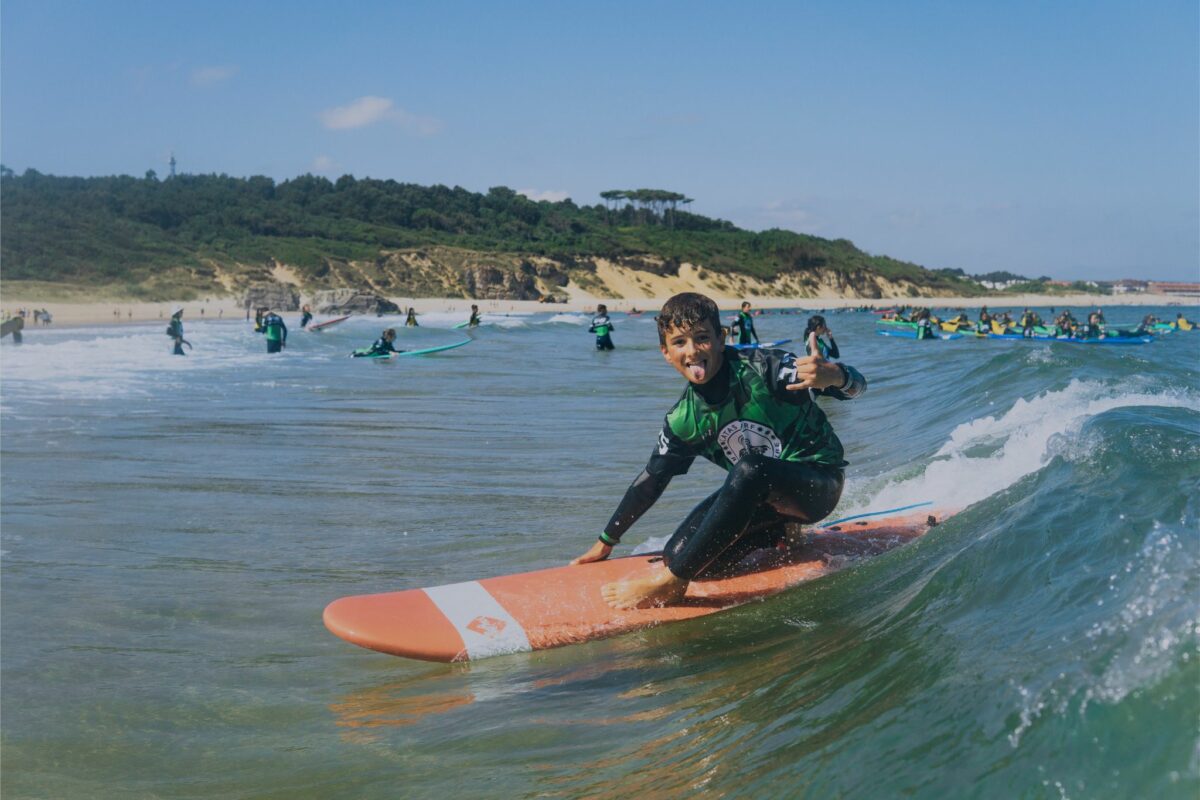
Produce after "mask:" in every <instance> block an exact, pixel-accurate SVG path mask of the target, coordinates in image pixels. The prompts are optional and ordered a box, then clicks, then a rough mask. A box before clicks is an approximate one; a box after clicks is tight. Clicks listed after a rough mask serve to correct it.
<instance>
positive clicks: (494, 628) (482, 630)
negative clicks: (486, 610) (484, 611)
mask: <svg viewBox="0 0 1200 800" xmlns="http://www.w3.org/2000/svg"><path fill="white" fill-rule="evenodd" d="M507 624H508V623H506V622H505V621H504V620H502V619H496V618H495V617H487V616H478V617H476V618H475V619H473V620H471V621H470V622H468V623H467V629H468V630H472V631H475V633H478V634H479V635H480V636H489V637H490V636H495V635H496V634H498V633H500V631H502V630H504V628H505V626H506V625H507Z"/></svg>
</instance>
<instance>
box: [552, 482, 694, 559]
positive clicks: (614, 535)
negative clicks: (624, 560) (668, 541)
mask: <svg viewBox="0 0 1200 800" xmlns="http://www.w3.org/2000/svg"><path fill="white" fill-rule="evenodd" d="M671 477H672V476H671V475H652V474H650V473H649V472H647V471H646V470H642V471H641V473H640V474H639V475H638V476H637V477H636V478H634V479H633V483H631V484H629V488H628V489H626V490H625V496H624V497H622V498H621V502H620V504H619V505H618V506H617V510H616V511H614V512H613V515H612V518H611V519H610V520H609V521H608V524H607V525H605V526H604V531H603V532H602V533H601V534H600V537H599V538H598V539H597V540H596V541H595V543H593V544H592V546H591V547H590V548H588V551H587V552H586V553H584V554H583V555H581V556H579V558H576V559H573V560H572V561H571V563H572V564H587V563H588V562H591V561H603V560H604V559H606V558H608V556H609V554H610V553H612V551H613V548H614V547H615V546H616V545H617V544H618V543H620V541H621V534H623V533H624V532H625V531H627V530H629V528H630V527H632V525H633V523H635V522H637V521H638V519H640V518H641V516H642V514H645V513H646V512H647V511H649V510H650V507H651V506H652V505H654V503H655V502H657V500H658V498H660V497H662V493H663V492H664V491H665V490H666V488H667V484H669V483H670V482H671Z"/></svg>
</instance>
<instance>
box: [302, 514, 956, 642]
mask: <svg viewBox="0 0 1200 800" xmlns="http://www.w3.org/2000/svg"><path fill="white" fill-rule="evenodd" d="M921 505H927V504H921ZM908 508H911V507H906V509H894V510H907V509H908ZM882 513H887V512H882ZM862 516H863V517H871V516H873V515H869V514H867V515H862ZM943 518H944V516H943V515H942V514H937V513H930V512H929V511H922V512H916V513H909V514H907V515H903V516H891V517H882V518H875V519H860V518H857V517H852V518H847V519H846V520H841V521H839V522H837V523H832V524H829V525H826V526H825V527H822V528H818V529H816V531H815V532H814V533H815V534H816V535H815V536H812V537H810V541H811V545H809V546H805V547H803V548H801V549H799V550H797V551H795V552H794V553H790V554H788V553H783V552H782V551H781V552H780V553H778V554H776V556H775V557H772V558H771V559H770V560H771V566H770V567H768V568H765V569H759V570H757V571H751V572H746V573H744V574H739V575H735V576H732V577H725V578H719V579H713V580H697V581H693V582H692V583H691V584H690V585H689V586H688V590H687V596H686V597H685V598H684V600H683V602H681V603H679V604H676V605H671V606H666V607H664V608H647V609H634V610H630V611H623V610H618V609H615V608H611V607H610V606H609V605H608V604H606V603H605V602H604V600H603V598H602V597H601V595H600V587H602V586H603V585H604V584H606V583H611V582H613V581H619V580H622V579H625V578H629V577H632V576H635V575H638V574H641V573H645V572H646V571H647V570H649V569H651V567H652V565H653V564H654V563H655V562H657V561H659V560H660V559H661V556H659V555H658V554H647V555H638V556H627V557H624V558H612V559H608V560H606V561H597V562H594V563H591V564H579V565H576V566H566V567H553V568H550V569H543V570H537V571H536V572H523V573H520V574H517V575H505V576H502V577H498V578H485V579H483V580H478V581H466V582H464V583H454V584H448V585H445V586H433V587H430V588H426V589H408V590H406V591H402V592H386V593H384V594H364V595H355V596H352V597H343V598H341V599H339V600H334V601H333V602H332V603H330V604H329V605H328V606H326V608H325V615H324V618H325V627H327V628H329V630H330V631H332V632H333V633H334V634H335V635H337V636H340V637H341V638H343V639H345V640H346V641H348V642H353V643H354V644H357V645H360V646H361V647H366V648H368V649H371V650H378V651H380V652H383V653H390V654H392V655H397V656H404V657H405V658H418V659H422V660H425V661H468V660H469V661H474V660H477V659H480V658H487V657H490V656H498V655H506V654H509V653H523V652H528V651H531V650H544V649H546V648H550V647H560V646H562V645H567V644H577V643H580V642H585V641H589V640H591V639H600V638H604V637H607V636H615V635H617V634H621V633H627V632H629V631H635V630H638V629H640V628H647V627H650V626H652V625H659V624H662V623H664V622H675V621H678V620H684V619H691V618H692V617H700V616H704V615H706V614H713V613H715V612H718V611H723V610H725V609H728V608H733V607H734V606H738V605H741V604H743V603H747V602H750V601H751V600H756V599H759V598H763V597H767V596H770V595H773V594H777V593H779V592H782V591H784V590H786V589H790V588H791V587H793V586H796V585H797V584H800V583H804V582H805V581H810V580H813V579H814V578H819V577H821V576H823V575H827V574H829V573H830V572H833V571H835V570H836V569H837V568H838V567H839V566H840V565H841V564H842V563H844V562H845V561H846V559H839V558H831V556H834V555H841V554H847V553H848V554H850V555H874V554H877V553H880V552H884V551H885V550H889V549H891V548H892V547H896V546H898V545H901V544H904V543H906V542H909V541H911V540H913V539H915V538H917V537H919V536H921V535H922V534H924V533H925V532H926V531H928V530H929V529H930V527H932V526H933V525H936V524H937V523H938V522H940V521H941V520H942V519H943ZM763 552H764V553H768V552H769V551H763ZM752 557H753V554H752Z"/></svg>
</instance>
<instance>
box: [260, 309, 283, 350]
mask: <svg viewBox="0 0 1200 800" xmlns="http://www.w3.org/2000/svg"><path fill="white" fill-rule="evenodd" d="M262 332H263V334H265V335H266V337H267V352H268V353H278V352H279V351H280V350H282V349H283V346H284V345H285V344H287V325H285V324H284V322H283V317H281V316H279V315H278V314H267V315H266V316H265V317H263V318H262Z"/></svg>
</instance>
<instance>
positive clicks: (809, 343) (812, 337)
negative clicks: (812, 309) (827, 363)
mask: <svg viewBox="0 0 1200 800" xmlns="http://www.w3.org/2000/svg"><path fill="white" fill-rule="evenodd" d="M822 336H828V337H829V342H828V343H826V341H825V340H824V339H822V338H821V337H822ZM804 354H805V355H806V356H813V355H818V356H820V357H821V358H828V359H833V360H837V359H839V358H841V357H842V354H841V351H839V350H838V346H837V342H836V341H834V339H833V331H831V330H829V326H828V325H826V324H825V318H824V317H823V316H821V315H820V314H814V315H813V316H811V317H809V318H808V326H807V327H806V328H805V329H804Z"/></svg>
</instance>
